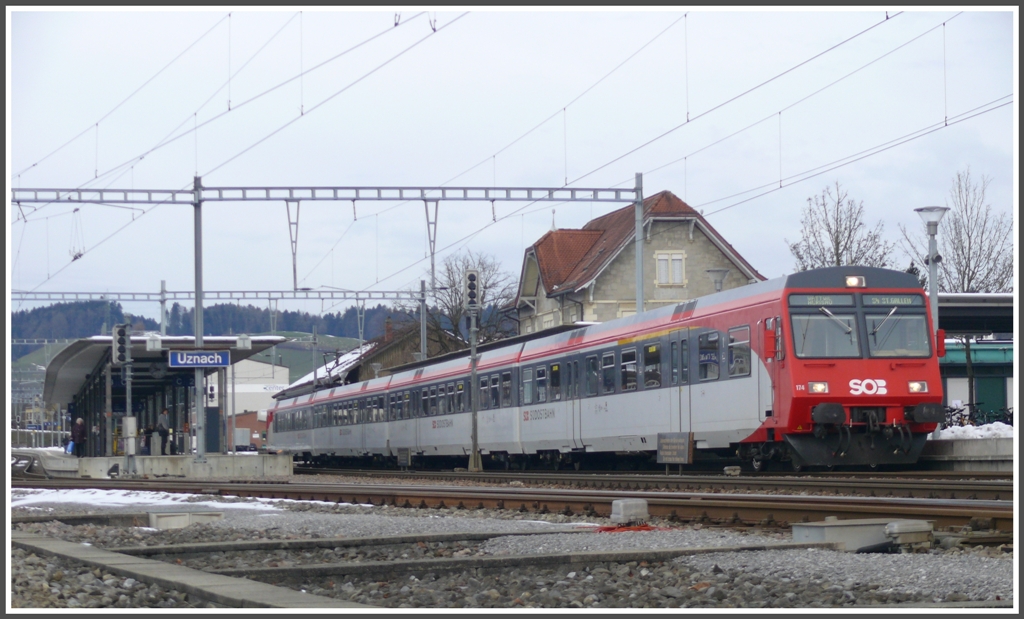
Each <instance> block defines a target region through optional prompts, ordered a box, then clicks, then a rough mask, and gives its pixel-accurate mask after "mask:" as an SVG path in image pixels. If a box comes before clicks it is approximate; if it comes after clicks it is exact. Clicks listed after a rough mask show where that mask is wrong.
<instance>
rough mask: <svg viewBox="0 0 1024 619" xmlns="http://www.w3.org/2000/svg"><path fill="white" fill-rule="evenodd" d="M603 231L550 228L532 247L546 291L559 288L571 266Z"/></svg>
mask: <svg viewBox="0 0 1024 619" xmlns="http://www.w3.org/2000/svg"><path fill="white" fill-rule="evenodd" d="M603 234H604V233H603V232H601V231H600V230H564V229H563V230H552V231H551V232H548V233H547V234H545V235H544V236H542V237H540V240H539V241H537V242H536V243H535V244H534V246H533V248H534V251H535V252H536V254H537V266H538V268H539V270H540V278H541V281H542V282H543V283H544V287H545V288H547V289H548V291H551V290H555V289H557V288H560V287H561V285H562V283H563V282H564V281H565V276H566V275H568V274H569V273H570V272H571V271H572V270H573V268H574V267H575V266H576V265H577V264H578V263H579V262H580V260H581V259H583V257H584V256H586V255H587V252H589V251H590V248H591V247H593V246H594V243H596V242H597V241H598V239H600V238H601V236H602V235H603Z"/></svg>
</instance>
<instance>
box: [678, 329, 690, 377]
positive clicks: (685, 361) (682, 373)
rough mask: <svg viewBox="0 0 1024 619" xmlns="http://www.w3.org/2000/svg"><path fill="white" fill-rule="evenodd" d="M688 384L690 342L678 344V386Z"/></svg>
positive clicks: (684, 341) (685, 341) (683, 341)
mask: <svg viewBox="0 0 1024 619" xmlns="http://www.w3.org/2000/svg"><path fill="white" fill-rule="evenodd" d="M688 382H690V340H682V341H680V342H679V384H680V385H685V384H686V383H688Z"/></svg>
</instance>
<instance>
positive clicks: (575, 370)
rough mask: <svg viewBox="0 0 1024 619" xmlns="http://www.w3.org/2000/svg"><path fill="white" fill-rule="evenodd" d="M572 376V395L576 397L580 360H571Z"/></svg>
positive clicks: (578, 395) (577, 393)
mask: <svg viewBox="0 0 1024 619" xmlns="http://www.w3.org/2000/svg"><path fill="white" fill-rule="evenodd" d="M572 376H573V379H572V383H573V387H572V397H574V398H578V397H580V362H579V361H573V362H572Z"/></svg>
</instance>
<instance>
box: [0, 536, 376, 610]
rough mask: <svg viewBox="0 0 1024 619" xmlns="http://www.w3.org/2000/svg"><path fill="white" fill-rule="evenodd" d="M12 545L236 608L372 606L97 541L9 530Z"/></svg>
mask: <svg viewBox="0 0 1024 619" xmlns="http://www.w3.org/2000/svg"><path fill="white" fill-rule="evenodd" d="M11 545H12V546H13V547H14V548H21V549H23V550H26V551H28V552H33V553H35V554H41V555H46V556H58V557H62V558H65V559H70V560H74V561H78V562H80V563H83V564H85V565H89V566H92V567H99V568H100V569H103V570H105V571H108V572H110V573H113V574H117V575H118V576H124V577H126V578H134V579H135V580H138V581H139V582H144V583H146V584H157V585H159V586H161V587H166V588H168V589H174V590H177V591H181V592H184V593H187V594H189V595H193V596H195V597H198V598H200V599H204V600H208V601H210V602H214V603H216V604H222V605H224V606H231V607H235V608H242V607H247V608H373V607H372V606H367V605H364V604H356V603H354V602H346V601H343V600H336V599H333V598H329V597H324V596H316V595H312V594H304V593H300V592H298V591H294V590H292V589H285V588H282V587H275V586H274V585H270V584H267V583H262V582H254V581H251V580H246V579H243V578H232V577H230V576H225V575H222V574H212V573H210V572H203V571H200V570H194V569H192V568H188V567H184V566H181V565H175V564H173V563H165V562H162V561H154V560H151V559H143V558H141V557H133V556H128V555H122V554H120V553H116V552H111V551H109V550H103V549H102V548H97V547H95V546H86V545H83V544H77V543H73V542H67V541H64V540H59V539H54V538H49V537H43V536H40V535H34V534H32V533H26V532H24V531H11Z"/></svg>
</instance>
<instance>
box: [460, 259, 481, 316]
mask: <svg viewBox="0 0 1024 619" xmlns="http://www.w3.org/2000/svg"><path fill="white" fill-rule="evenodd" d="M479 285H480V271H478V270H476V269H466V278H465V280H464V281H463V286H462V299H463V303H465V307H466V309H467V310H470V311H473V310H476V309H478V308H479V307H480V297H479V294H480V290H479Z"/></svg>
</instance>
